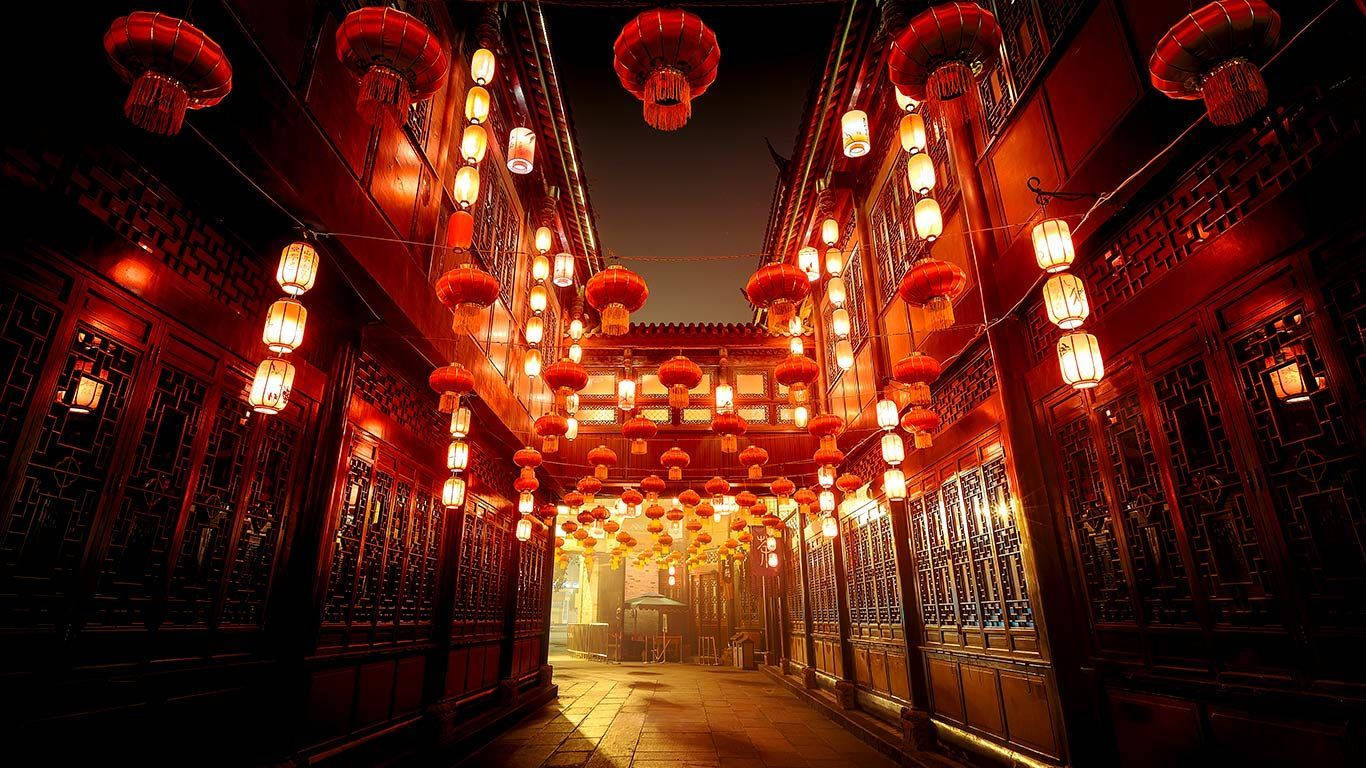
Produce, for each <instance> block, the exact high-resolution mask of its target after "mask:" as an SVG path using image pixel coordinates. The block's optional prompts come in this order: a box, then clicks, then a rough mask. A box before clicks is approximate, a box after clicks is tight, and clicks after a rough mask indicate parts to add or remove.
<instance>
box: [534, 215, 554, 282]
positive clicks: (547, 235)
mask: <svg viewBox="0 0 1366 768" xmlns="http://www.w3.org/2000/svg"><path fill="white" fill-rule="evenodd" d="M554 246H555V231H554V230H552V229H551V228H550V227H537V228H536V252H537V253H548V252H549V251H550V249H551V248H553V247H554ZM541 279H543V280H544V279H545V278H541Z"/></svg>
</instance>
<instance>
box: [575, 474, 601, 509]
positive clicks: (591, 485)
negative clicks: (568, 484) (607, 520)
mask: <svg viewBox="0 0 1366 768" xmlns="http://www.w3.org/2000/svg"><path fill="white" fill-rule="evenodd" d="M574 487H575V488H577V489H578V491H579V493H582V494H583V496H584V503H585V504H592V503H593V498H594V497H595V496H597V495H598V491H601V490H602V481H601V480H599V479H598V478H596V477H593V476H592V475H585V476H584V477H581V478H579V482H577V483H575V484H574Z"/></svg>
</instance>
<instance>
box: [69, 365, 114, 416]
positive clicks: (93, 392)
mask: <svg viewBox="0 0 1366 768" xmlns="http://www.w3.org/2000/svg"><path fill="white" fill-rule="evenodd" d="M87 365H88V364H87ZM104 385H105V381H104V380H103V379H100V378H97V377H95V376H92V375H90V371H89V370H82V371H81V373H80V375H79V376H78V377H77V378H76V382H75V384H74V386H72V387H71V388H70V389H69V390H68V391H67V393H66V398H65V402H66V407H67V410H69V411H70V412H71V413H90V412H91V411H93V410H95V409H96V408H99V407H100V398H101V397H103V396H104Z"/></svg>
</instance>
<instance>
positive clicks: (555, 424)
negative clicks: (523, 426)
mask: <svg viewBox="0 0 1366 768" xmlns="http://www.w3.org/2000/svg"><path fill="white" fill-rule="evenodd" d="M568 429H569V423H568V422H567V421H565V418H564V417H563V416H561V415H560V414H558V413H547V414H545V415H544V416H542V417H540V418H539V419H536V435H537V437H540V438H541V452H542V453H555V452H556V451H558V450H560V438H562V437H564V433H565V432H566V431H568Z"/></svg>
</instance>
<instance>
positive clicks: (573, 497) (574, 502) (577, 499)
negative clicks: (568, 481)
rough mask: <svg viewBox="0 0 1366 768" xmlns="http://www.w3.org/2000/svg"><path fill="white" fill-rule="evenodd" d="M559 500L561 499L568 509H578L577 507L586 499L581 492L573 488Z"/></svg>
mask: <svg viewBox="0 0 1366 768" xmlns="http://www.w3.org/2000/svg"><path fill="white" fill-rule="evenodd" d="M561 501H563V502H564V505H565V506H566V507H568V508H570V509H578V508H579V507H582V506H583V505H584V503H585V502H586V501H587V499H585V498H584V496H583V494H582V493H579V492H578V491H577V490H573V491H570V492H569V493H566V494H565V495H564V496H563V497H562V498H561Z"/></svg>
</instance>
